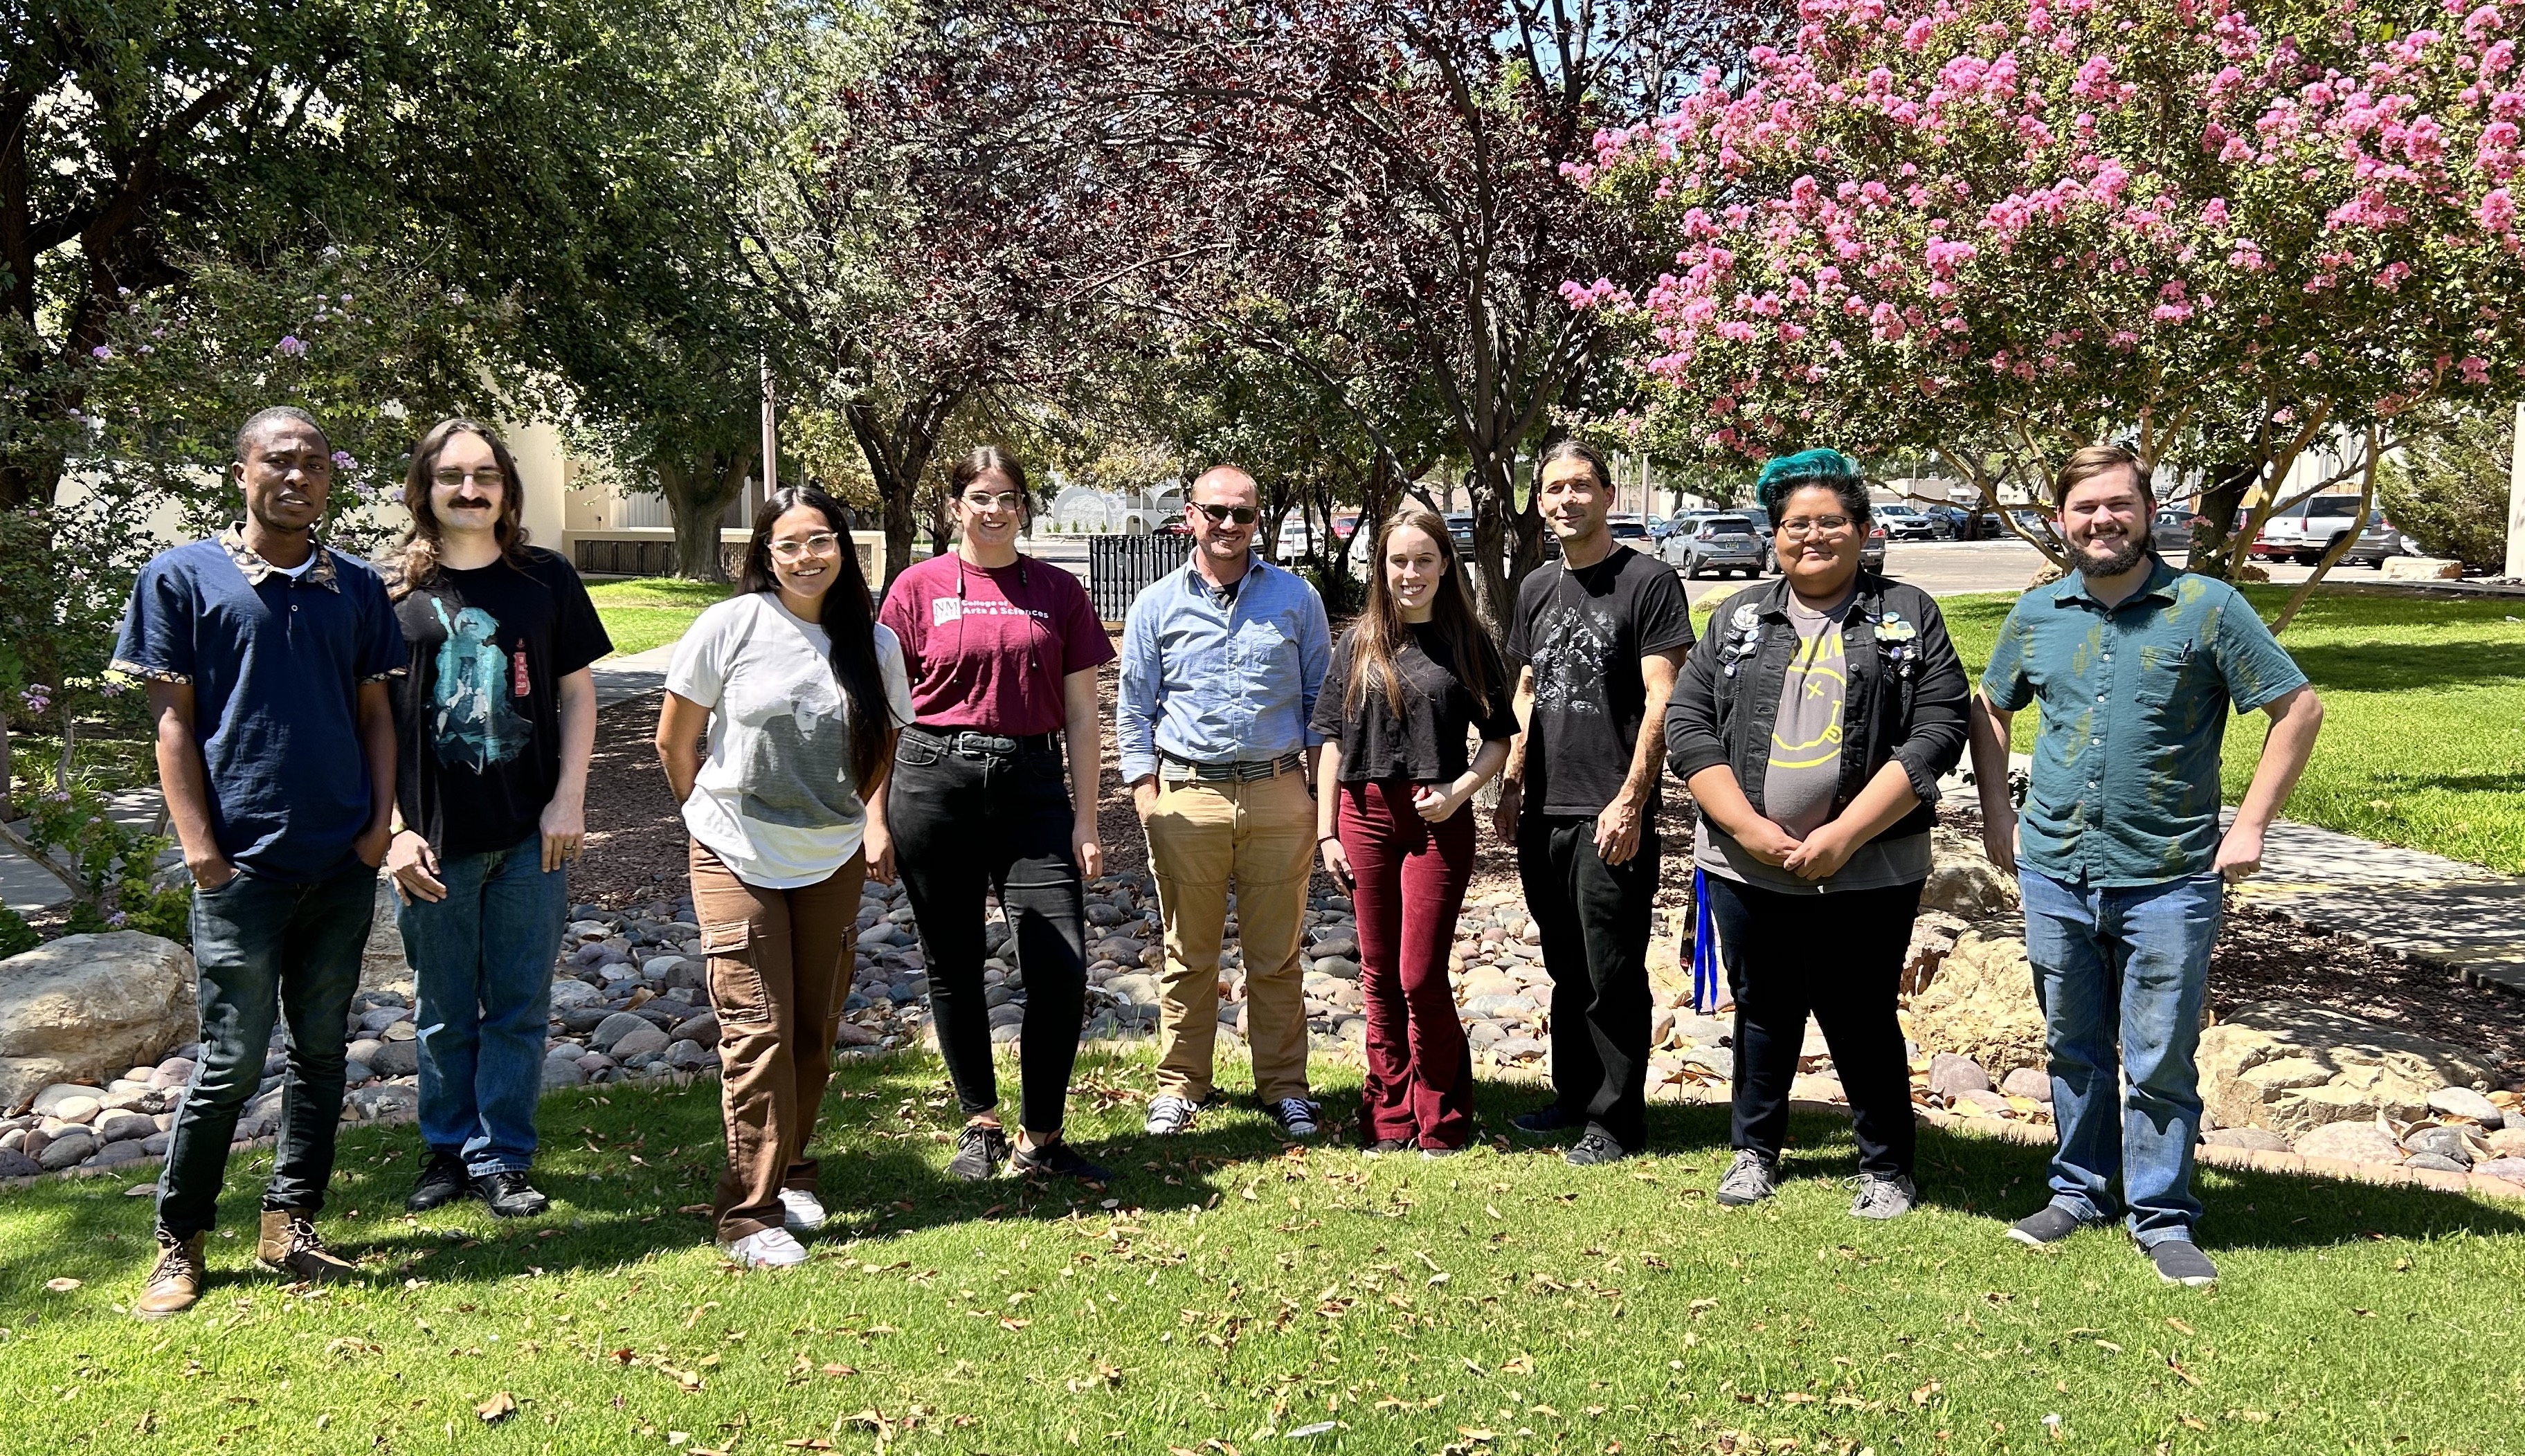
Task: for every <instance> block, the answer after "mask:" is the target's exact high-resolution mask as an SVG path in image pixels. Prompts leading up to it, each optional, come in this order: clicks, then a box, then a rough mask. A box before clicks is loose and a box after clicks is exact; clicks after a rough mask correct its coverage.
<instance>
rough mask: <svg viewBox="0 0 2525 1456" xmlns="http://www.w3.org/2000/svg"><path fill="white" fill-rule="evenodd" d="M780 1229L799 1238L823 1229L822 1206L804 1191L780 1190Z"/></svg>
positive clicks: (809, 1193) (812, 1194)
mask: <svg viewBox="0 0 2525 1456" xmlns="http://www.w3.org/2000/svg"><path fill="white" fill-rule="evenodd" d="M780 1227H782V1228H784V1229H787V1230H788V1231H789V1232H790V1233H792V1234H797V1235H801V1236H804V1235H808V1234H813V1233H815V1232H816V1231H817V1229H820V1228H822V1227H824V1205H823V1204H821V1203H818V1202H817V1201H816V1195H815V1194H814V1193H811V1192H809V1191H808V1190H807V1189H781V1190H780Z"/></svg>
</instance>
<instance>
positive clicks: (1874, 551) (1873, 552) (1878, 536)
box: [1858, 521, 1886, 571]
mask: <svg viewBox="0 0 2525 1456" xmlns="http://www.w3.org/2000/svg"><path fill="white" fill-rule="evenodd" d="M1885 540H1886V537H1885V523H1884V522H1883V521H1876V522H1873V523H1871V524H1870V525H1869V526H1868V527H1867V540H1866V542H1865V543H1864V544H1862V545H1861V546H1860V547H1859V548H1858V564H1860V565H1861V566H1864V567H1866V568H1867V569H1868V570H1870V571H1882V570H1884V569H1885Z"/></svg>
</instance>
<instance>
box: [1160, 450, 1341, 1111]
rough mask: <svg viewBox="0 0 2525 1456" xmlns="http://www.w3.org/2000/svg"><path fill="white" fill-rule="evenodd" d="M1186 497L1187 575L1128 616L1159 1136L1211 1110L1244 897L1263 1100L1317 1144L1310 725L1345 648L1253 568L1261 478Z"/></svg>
mask: <svg viewBox="0 0 2525 1456" xmlns="http://www.w3.org/2000/svg"><path fill="white" fill-rule="evenodd" d="M1187 497H1188V499H1187V500H1186V502H1185V505H1184V524H1185V526H1186V527H1187V528H1188V529H1189V530H1190V531H1191V532H1192V539H1193V548H1192V559H1191V560H1189V561H1186V562H1185V563H1184V565H1183V568H1182V569H1181V570H1179V571H1170V572H1168V573H1166V574H1165V575H1164V576H1162V577H1160V578H1158V580H1157V581H1156V582H1155V583H1153V584H1152V585H1151V586H1150V587H1149V588H1148V589H1147V590H1146V591H1143V592H1142V593H1140V595H1139V597H1138V599H1137V600H1135V601H1133V602H1132V604H1131V612H1130V616H1129V619H1128V620H1127V621H1126V622H1125V623H1124V624H1123V632H1122V670H1121V690H1120V693H1119V695H1118V698H1117V702H1116V705H1115V709H1114V740H1115V742H1116V744H1117V745H1118V747H1119V749H1120V752H1121V759H1122V781H1123V782H1124V783H1125V784H1127V785H1129V786H1130V789H1131V801H1132V804H1133V806H1134V807H1135V808H1136V809H1138V811H1139V815H1140V822H1141V824H1142V825H1143V826H1144V827H1145V828H1146V829H1147V831H1148V836H1149V865H1150V868H1151V869H1152V870H1154V871H1155V872H1156V874H1157V880H1158V911H1159V914H1160V916H1161V917H1162V918H1163V921H1164V924H1165V933H1166V954H1165V971H1164V975H1163V982H1162V985H1161V987H1160V989H1159V1001H1158V1011H1159V1023H1158V1045H1159V1054H1158V1095H1157V1096H1156V1097H1154V1098H1152V1099H1151V1100H1150V1102H1149V1120H1148V1130H1149V1131H1150V1132H1151V1133H1154V1134H1159V1135H1168V1134H1174V1133H1180V1132H1182V1131H1184V1130H1185V1129H1186V1128H1188V1127H1190V1126H1192V1122H1193V1117H1194V1114H1195V1113H1196V1112H1197V1111H1198V1110H1199V1109H1200V1108H1201V1107H1202V1106H1203V1104H1205V1103H1207V1102H1208V1101H1209V1100H1210V1099H1211V1095H1212V1092H1213V1085H1212V1075H1213V1051H1214V1049H1215V1046H1216V1043H1217V1036H1218V957H1219V944H1220V942H1221V941H1222V940H1224V939H1225V935H1226V924H1227V897H1228V886H1229V885H1230V883H1231V882H1232V883H1233V884H1234V885H1235V887H1236V890H1235V894H1236V923H1237V931H1238V943H1239V946H1240V948H1241V950H1242V952H1243V955H1244V961H1245V1009H1244V1018H1245V1020H1244V1031H1245V1041H1246V1044H1247V1046H1248V1047H1250V1048H1251V1049H1252V1052H1253V1056H1254V1089H1255V1092H1256V1093H1257V1094H1258V1095H1259V1096H1260V1097H1261V1098H1262V1101H1263V1108H1264V1110H1266V1111H1267V1112H1269V1113H1270V1115H1271V1118H1272V1120H1273V1121H1274V1122H1276V1123H1278V1124H1279V1125H1280V1129H1281V1131H1282V1132H1284V1133H1286V1134H1288V1135H1289V1136H1290V1137H1292V1138H1312V1137H1313V1136H1314V1135H1315V1131H1316V1119H1317V1117H1318V1115H1319V1112H1318V1109H1317V1108H1316V1106H1315V1102H1314V1099H1313V1097H1312V1095H1310V1093H1309V1092H1308V1088H1307V1007H1306V996H1305V993H1304V990H1303V989H1302V975H1301V963H1300V961H1299V956H1298V949H1299V936H1300V935H1301V933H1302V932H1303V931H1304V930H1305V922H1306V908H1307V880H1308V878H1309V875H1310V873H1311V871H1312V867H1313V864H1314V848H1315V846H1314V840H1315V805H1314V801H1313V800H1312V798H1311V797H1310V796H1309V794H1308V792H1307V774H1306V757H1307V751H1308V750H1309V749H1312V748H1313V747H1315V746H1316V745H1317V744H1319V743H1321V742H1322V741H1323V738H1322V735H1321V734H1319V733H1317V732H1316V731H1315V730H1314V729H1313V728H1312V727H1310V726H1309V720H1310V719H1312V717H1313V715H1314V709H1315V695H1316V693H1317V692H1319V691H1320V690H1321V689H1322V687H1323V683H1324V673H1325V670H1326V669H1327V668H1328V667H1329V666H1330V663H1331V658H1332V633H1331V630H1330V628H1329V627H1328V626H1327V624H1326V622H1325V620H1324V604H1323V600H1322V599H1321V598H1319V597H1317V596H1316V595H1315V589H1314V588H1313V587H1312V586H1309V585H1308V584H1307V583H1306V581H1305V580H1304V579H1303V578H1301V577H1298V576H1295V575H1292V574H1291V573H1289V572H1287V571H1284V570H1282V569H1281V568H1279V567H1277V566H1274V565H1271V564H1270V563H1268V562H1266V561H1261V560H1257V559H1256V558H1255V557H1254V522H1255V517H1256V508H1255V503H1256V498H1257V492H1256V489H1255V485H1254V477H1253V476H1251V475H1248V474H1246V473H1245V472H1244V471H1243V470H1240V469H1238V468H1236V467H1235V466H1233V465H1217V466H1213V468H1211V469H1210V470H1207V471H1205V472H1203V474H1202V475H1201V477H1200V478H1199V479H1196V480H1195V481H1193V483H1192V489H1191V490H1190V491H1189V492H1188V493H1187Z"/></svg>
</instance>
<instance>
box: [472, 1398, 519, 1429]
mask: <svg viewBox="0 0 2525 1456" xmlns="http://www.w3.org/2000/svg"><path fill="white" fill-rule="evenodd" d="M517 1413H518V1398H517V1397H516V1396H514V1395H511V1394H510V1393H509V1392H508V1391H506V1390H503V1391H501V1392H500V1393H499V1394H497V1395H494V1396H492V1397H491V1398H490V1399H488V1400H486V1401H483V1402H482V1403H481V1404H480V1405H477V1406H475V1407H473V1414H475V1415H477V1416H480V1417H481V1418H482V1423H483V1424H484V1425H486V1426H496V1425H498V1424H499V1423H500V1422H502V1421H505V1420H507V1419H509V1418H510V1417H511V1416H514V1415H516V1414H517Z"/></svg>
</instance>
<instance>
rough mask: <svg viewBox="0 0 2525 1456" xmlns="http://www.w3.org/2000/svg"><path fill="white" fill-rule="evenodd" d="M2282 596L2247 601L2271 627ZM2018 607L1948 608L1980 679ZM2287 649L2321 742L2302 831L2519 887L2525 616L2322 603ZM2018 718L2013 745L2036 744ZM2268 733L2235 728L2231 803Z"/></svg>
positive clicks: (2271, 593) (2512, 608)
mask: <svg viewBox="0 0 2525 1456" xmlns="http://www.w3.org/2000/svg"><path fill="white" fill-rule="evenodd" d="M2288 590H2289V589H2288V588H2286V587H2261V586H2256V587H2248V588H2246V593H2247V595H2248V596H2250V597H2251V598H2252V599H2253V605H2254V607H2257V608H2259V609H2260V611H2261V612H2262V614H2263V616H2264V617H2265V618H2268V617H2270V616H2273V615H2275V614H2277V612H2278V611H2279V609H2280V607H2281V606H2282V605H2283V604H2284V603H2285V601H2286V600H2287V594H2288ZM2015 600H2016V599H2015V598H2014V597H2013V596H2011V595H2008V594H2006V593H1989V594H1983V595H1976V596H1969V597H1949V598H1945V599H1943V600H1941V601H1940V602H1939V604H1938V607H1939V609H1940V610H1942V611H1943V612H1945V614H1946V618H1947V626H1948V628H1949V630H1950V631H1951V632H1953V634H1954V635H1955V639H1956V652H1957V653H1959V654H1960V655H1962V657H1963V659H1964V665H1965V666H1966V667H1967V668H1968V669H1970V670H1971V671H1972V672H1973V673H1975V674H1976V675H1977V674H1979V672H1980V671H1981V668H1982V665H1983V664H1984V663H1986V662H1988V661H1989V660H1990V653H1991V647H1992V645H1993V644H1994V643H1996V642H1997V641H1998V638H1999V626H2000V623H2001V622H2003V621H2005V619H2006V616H2007V608H2008V607H2009V606H2010V605H2012V604H2013V603H2014V602H2015ZM2280 644H2281V645H2282V646H2283V647H2285V648H2287V649H2288V650H2289V652H2290V653H2291V654H2292V655H2294V656H2295V657H2296V658H2297V660H2298V665H2299V666H2301V667H2302V668H2304V669H2305V673H2306V676H2307V677H2309V678H2311V679H2312V680H2313V682H2314V686H2315V689H2316V691H2318V692H2319V693H2321V694H2322V695H2323V704H2324V709H2325V712H2324V720H2323V737H2322V739H2321V741H2320V742H2318V743H2317V744H2316V746H2315V751H2314V760H2313V761H2312V762H2311V763H2309V764H2308V765H2307V766H2306V771H2305V777H2304V778H2303V779H2302V781H2301V782H2300V783H2299V784H2298V789H2297V793H2296V794H2295V795H2294V796H2292V797H2291V798H2290V800H2289V802H2288V808H2287V810H2286V812H2287V814H2288V816H2289V817H2290V818H2293V819H2302V820H2303V821H2305V822H2307V823H2310V824H2320V825H2322V826H2324V827H2325V828H2327V829H2337V830H2340V831H2341V832H2342V833H2344V834H2354V835H2357V836H2359V837H2360V838H2362V839H2370V840H2379V841H2382V842H2384V843H2386V844H2389V845H2402V846H2407V847H2408V848H2411V849H2426V850H2429V851H2430V852H2432V853H2437V854H2444V855H2447V856H2449V857H2451V858H2455V859H2465V860H2470V861H2471V862H2473V863H2475V864H2485V865H2489V866H2490V867H2491V868H2493V869H2498V870H2503V871H2505V872H2507V873H2509V874H2525V603H2519V602H2515V601H2511V600H2503V599H2488V600H2472V601H2456V602H2432V601H2424V600H2422V599H2419V598H2417V597H2409V596H2403V595H2400V594H2389V593H2383V592H2378V593H2364V592H2350V591H2340V592H2335V591H2322V592H2318V593H2317V594H2316V595H2315V597H2314V599H2313V600H2312V601H2311V602H2309V603H2307V604H2306V607H2305V610H2303V611H2302V612H2300V613H2299V614H2298V619H2297V620H2296V621H2295V622H2293V623H2291V624H2290V626H2289V629H2288V631H2287V632H2286V633H2284V634H2282V635H2281V638H2280ZM2035 719H2036V714H2034V713H2032V712H2030V711H2029V712H2024V713H2019V714H2018V715H2017V718H2016V735H2015V736H2016V747H2017V748H2018V749H2020V750H2031V749H2032V748H2033V746H2034V725H2035ZM2269 726H2270V720H2269V719H2268V718H2266V717H2264V716H2263V715H2262V714H2260V713H2253V714H2249V715H2246V716H2243V717H2239V718H2235V719H2233V720H2231V721H2230V723H2229V725H2228V729H2227V744H2226V750H2225V755H2224V757H2225V764H2226V775H2225V776H2226V796H2227V801H2228V802H2229V803H2234V802H2235V801H2238V800H2240V799H2242V798H2243V797H2244V794H2245V785H2246V783H2247V782H2248V781H2249V780H2251V779H2252V777H2253V764H2254V761H2255V760H2256V758H2257V757H2258V756H2259V755H2260V752H2261V747H2262V739H2263V737H2264V736H2265V735H2266V733H2267V731H2268V729H2269Z"/></svg>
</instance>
